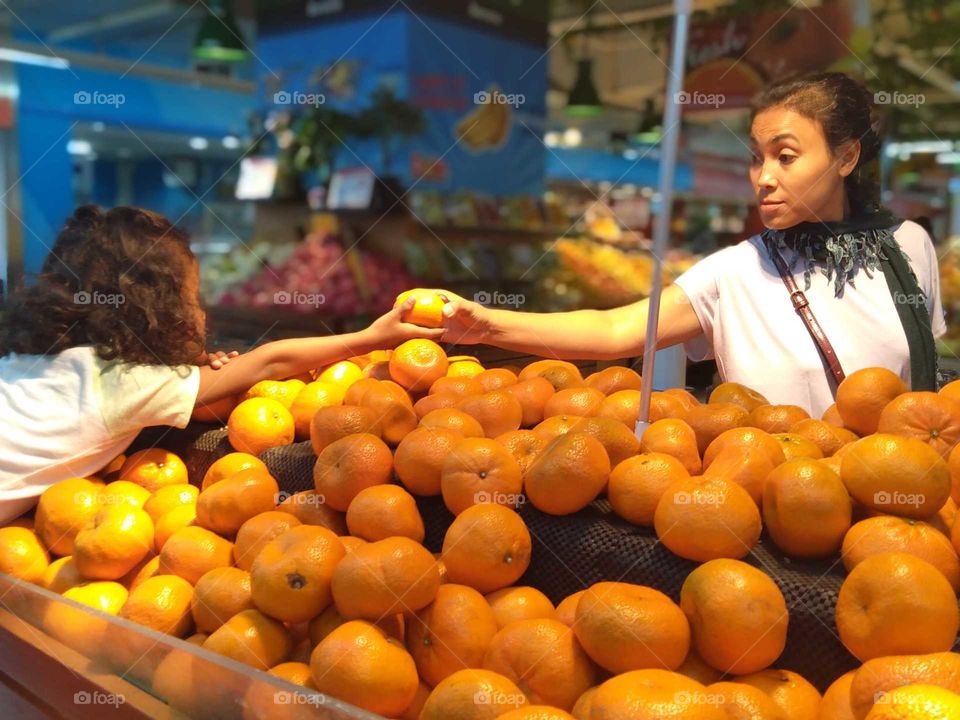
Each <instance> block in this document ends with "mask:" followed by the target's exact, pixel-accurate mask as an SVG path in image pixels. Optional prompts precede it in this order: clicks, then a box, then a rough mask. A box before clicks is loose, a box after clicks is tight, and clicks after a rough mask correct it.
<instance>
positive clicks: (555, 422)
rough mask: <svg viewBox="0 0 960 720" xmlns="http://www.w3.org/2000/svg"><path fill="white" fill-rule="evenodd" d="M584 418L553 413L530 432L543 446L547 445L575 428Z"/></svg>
mask: <svg viewBox="0 0 960 720" xmlns="http://www.w3.org/2000/svg"><path fill="white" fill-rule="evenodd" d="M585 420H586V418H582V417H580V416H579V415H555V416H554V417H551V418H547V419H546V420H544V421H543V422H542V423H538V424H537V425H536V426H535V427H534V428H533V429H532V430H531V431H530V432H532V433H533V434H534V435H536V436H537V437H538V438H539V439H540V442H542V443H543V444H544V446H546V445H549V444H550V443H551V442H553V441H554V440H556V439H557V438H558V437H560V436H561V435H565V434H566V433H568V432H570V431H571V430H574V429H576V428H577V427H578V426H579V425H580V423H582V422H584V421H585Z"/></svg>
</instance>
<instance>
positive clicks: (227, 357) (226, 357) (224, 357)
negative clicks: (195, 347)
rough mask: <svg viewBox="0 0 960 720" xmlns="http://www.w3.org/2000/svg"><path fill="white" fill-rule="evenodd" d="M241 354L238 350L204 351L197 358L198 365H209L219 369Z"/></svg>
mask: <svg viewBox="0 0 960 720" xmlns="http://www.w3.org/2000/svg"><path fill="white" fill-rule="evenodd" d="M239 355H240V353H239V352H237V351H236V350H231V351H230V352H224V351H223V350H215V351H214V352H212V353H211V352H204V353H203V354H202V355H200V357H199V358H197V365H201V366H203V365H208V366H209V367H210V368H211V369H213V370H219V369H220V368H222V367H223V366H224V365H226V364H227V363H229V362H230V361H231V360H232V359H233V358H235V357H237V356H239Z"/></svg>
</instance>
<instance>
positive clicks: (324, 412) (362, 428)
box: [310, 405, 381, 455]
mask: <svg viewBox="0 0 960 720" xmlns="http://www.w3.org/2000/svg"><path fill="white" fill-rule="evenodd" d="M354 433H370V434H371V435H376V436H377V437H380V433H381V427H380V418H379V417H377V414H376V413H375V412H374V411H373V409H371V408H366V407H359V406H355V405H338V406H335V407H325V408H320V409H319V410H318V411H317V413H316V414H315V415H314V416H313V420H312V421H311V423H310V444H311V445H312V446H313V452H314V453H316V454H317V455H319V454H320V453H321V452H323V449H324V448H325V447H326V446H327V445H329V444H330V443H332V442H334V441H336V440H339V439H340V438H342V437H346V436H347V435H353V434H354Z"/></svg>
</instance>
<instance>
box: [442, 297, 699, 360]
mask: <svg viewBox="0 0 960 720" xmlns="http://www.w3.org/2000/svg"><path fill="white" fill-rule="evenodd" d="M435 292H437V293H440V294H441V295H443V296H445V297H446V298H447V299H448V300H449V302H448V303H447V304H446V305H445V306H444V310H443V313H444V318H445V321H444V326H445V327H446V332H445V333H444V335H443V338H442V339H443V341H444V342H451V343H463V344H475V343H484V344H487V345H495V346H497V347H501V348H504V349H507V350H515V351H517V352H522V353H526V354H528V355H540V356H544V357H556V358H560V359H570V360H577V359H579V360H615V359H617V358H623V357H633V356H637V355H642V354H643V350H644V340H645V335H646V332H647V316H648V313H649V305H650V301H649V300H646V299H645V300H640V301H638V302H635V303H632V304H630V305H624V306H622V307H618V308H614V309H612V310H574V311H572V312H558V313H527V312H515V311H511V310H499V309H495V308H487V307H484V306H483V305H479V304H478V303H475V302H471V301H469V300H466V299H464V298H462V297H460V296H458V295H455V294H453V293H450V292H448V291H446V290H436V291H435ZM701 332H702V330H701V328H700V321H699V319H698V318H697V314H696V313H695V312H694V310H693V307H692V306H691V305H690V302H689V300H688V299H687V296H686V295H685V294H684V292H683V290H681V289H680V288H679V287H678V286H676V285H670V286H668V287H667V288H665V289H664V291H663V294H662V295H661V297H660V322H659V325H658V330H657V347H658V348H663V347H668V346H670V345H676V344H677V343H681V342H685V341H687V340H690V339H691V338H693V337H696V336H697V335H699V334H700V333H701Z"/></svg>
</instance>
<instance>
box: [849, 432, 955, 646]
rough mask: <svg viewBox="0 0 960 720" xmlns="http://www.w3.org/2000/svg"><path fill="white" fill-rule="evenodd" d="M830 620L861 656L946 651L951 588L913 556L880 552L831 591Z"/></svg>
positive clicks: (951, 632) (951, 633)
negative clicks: (837, 589) (834, 598)
mask: <svg viewBox="0 0 960 720" xmlns="http://www.w3.org/2000/svg"><path fill="white" fill-rule="evenodd" d="M918 442H919V441H918ZM836 622H837V631H838V632H839V634H840V640H841V641H842V642H843V644H844V645H845V646H846V648H847V649H848V650H849V651H850V652H851V653H853V655H855V656H856V657H857V658H859V659H860V660H862V661H866V660H870V659H871V658H876V657H881V656H884V655H907V654H915V653H932V652H941V651H944V650H949V649H950V648H951V647H953V643H954V641H955V640H956V637H957V629H958V627H960V613H958V611H957V596H956V594H955V593H954V591H953V588H952V587H951V585H950V583H949V582H947V579H946V578H945V577H944V576H943V573H941V572H940V571H939V570H938V569H937V568H935V567H934V566H933V565H931V564H930V563H928V562H927V561H925V560H921V559H920V558H918V557H916V556H915V555H908V554H907V553H899V552H884V553H879V554H878V555H873V556H872V557H868V558H866V559H865V560H863V561H862V562H860V563H859V564H858V565H857V566H856V567H855V568H854V569H853V570H852V571H851V572H850V574H849V575H847V578H846V579H845V580H844V581H843V585H841V586H840V593H839V595H838V596H837V607H836Z"/></svg>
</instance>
